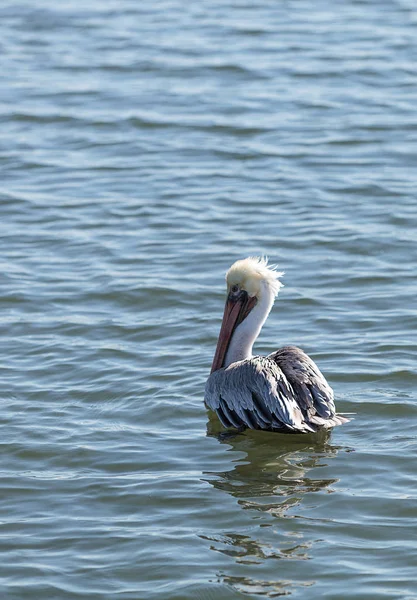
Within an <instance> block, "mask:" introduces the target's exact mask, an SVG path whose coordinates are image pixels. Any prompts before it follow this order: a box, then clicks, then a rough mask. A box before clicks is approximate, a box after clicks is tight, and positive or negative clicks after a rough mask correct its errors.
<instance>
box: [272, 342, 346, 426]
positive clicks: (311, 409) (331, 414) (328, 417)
mask: <svg viewBox="0 0 417 600" xmlns="http://www.w3.org/2000/svg"><path fill="white" fill-rule="evenodd" d="M268 358H269V359H270V360H272V361H273V362H275V363H276V364H277V365H278V366H279V368H280V369H281V370H282V371H283V373H284V374H285V376H286V379H287V380H288V381H289V383H290V384H291V386H292V388H293V390H294V393H295V395H296V398H297V401H298V404H299V406H300V408H301V410H302V412H303V414H304V418H305V419H306V421H308V422H309V423H311V424H314V425H317V426H319V427H333V426H334V425H340V424H341V423H344V422H346V421H348V419H346V418H345V417H342V416H340V415H337V414H336V407H335V404H334V394H333V390H332V388H331V387H330V386H329V384H328V383H327V381H326V379H325V378H324V377H323V375H322V373H321V371H320V369H319V368H318V366H317V365H316V364H315V363H314V361H313V360H312V359H311V358H310V357H309V356H308V355H307V354H306V353H305V352H304V351H303V350H301V349H300V348H297V347H296V346H285V347H284V348H281V349H280V350H277V351H276V352H273V353H272V354H270V355H269V356H268Z"/></svg>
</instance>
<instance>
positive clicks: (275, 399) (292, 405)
mask: <svg viewBox="0 0 417 600" xmlns="http://www.w3.org/2000/svg"><path fill="white" fill-rule="evenodd" d="M282 275H283V273H279V272H277V271H276V269H275V267H273V266H268V261H267V259H264V258H246V259H244V260H238V261H237V262H235V263H234V264H233V265H232V266H231V267H230V269H229V270H228V272H227V274H226V282H227V300H226V306H225V309H224V315H223V322H222V326H221V329H220V335H219V339H218V342H217V348H216V352H215V355H214V360H213V365H212V368H211V374H210V377H209V378H208V380H207V384H206V390H205V402H206V404H207V406H208V407H209V408H211V409H212V410H214V411H216V413H217V416H218V417H219V419H220V421H221V423H222V424H223V426H224V427H234V428H236V429H239V430H243V429H246V428H247V427H249V428H250V429H265V430H268V431H280V432H283V433H308V432H312V431H317V430H318V429H328V428H330V427H334V426H335V425H341V424H342V423H345V422H347V421H348V420H349V419H347V418H345V417H343V416H341V415H339V414H336V408H335V405H334V400H333V390H332V388H331V387H330V386H329V384H328V383H327V381H326V380H325V378H324V377H323V375H322V374H321V372H320V371H319V369H318V367H317V365H316V364H315V363H314V362H313V361H312V360H311V358H310V357H309V356H307V354H306V353H305V352H303V350H300V348H296V347H295V346H286V347H284V348H281V349H280V350H277V351H276V352H273V353H272V354H269V355H268V356H252V346H253V344H254V342H255V340H256V338H257V337H258V335H259V332H260V331H261V328H262V325H263V324H264V323H265V321H266V319H267V317H268V315H269V312H270V310H271V308H272V306H273V304H274V300H275V297H276V296H277V294H278V291H279V288H280V287H281V285H282V284H281V282H280V281H279V279H278V278H279V277H281V276H282Z"/></svg>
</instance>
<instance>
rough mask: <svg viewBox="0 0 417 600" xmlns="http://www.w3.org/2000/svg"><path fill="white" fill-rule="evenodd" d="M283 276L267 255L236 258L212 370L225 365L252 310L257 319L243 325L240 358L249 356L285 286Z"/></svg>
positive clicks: (228, 282) (227, 277) (228, 279)
mask: <svg viewBox="0 0 417 600" xmlns="http://www.w3.org/2000/svg"><path fill="white" fill-rule="evenodd" d="M281 275H283V273H280V272H278V271H277V270H276V267H275V266H273V265H268V260H267V259H266V258H255V257H249V258H245V259H243V260H238V261H236V262H235V263H234V264H233V265H232V266H231V267H230V269H229V270H228V271H227V273H226V283H227V299H226V305H225V308H224V314H223V322H222V326H221V329H220V334H219V339H218V342H217V348H216V352H215V355H214V359H213V364H212V367H211V372H212V373H213V371H217V369H220V368H221V367H222V366H223V363H224V361H225V358H226V354H227V353H228V349H229V346H230V343H231V341H232V337H233V334H234V333H235V331H236V329H237V328H238V327H239V325H241V323H243V321H245V319H246V318H247V317H248V315H249V314H250V313H252V311H253V313H252V314H254V313H255V312H256V311H254V308H255V307H257V315H256V318H254V319H252V322H251V323H250V324H249V326H248V327H242V328H241V334H242V335H241V338H242V339H241V340H239V351H238V352H237V354H236V356H238V359H239V358H240V357H241V355H242V356H243V357H246V355H247V353H248V351H249V350H250V351H251V350H252V345H253V342H254V341H255V339H256V337H257V336H258V334H259V331H260V330H261V327H262V325H263V323H264V322H265V319H266V318H267V316H268V314H269V311H270V310H271V307H272V305H273V303H274V299H275V297H276V295H277V294H278V291H279V288H280V287H281V286H282V284H281V282H280V281H279V279H278V278H279V277H280V276H281Z"/></svg>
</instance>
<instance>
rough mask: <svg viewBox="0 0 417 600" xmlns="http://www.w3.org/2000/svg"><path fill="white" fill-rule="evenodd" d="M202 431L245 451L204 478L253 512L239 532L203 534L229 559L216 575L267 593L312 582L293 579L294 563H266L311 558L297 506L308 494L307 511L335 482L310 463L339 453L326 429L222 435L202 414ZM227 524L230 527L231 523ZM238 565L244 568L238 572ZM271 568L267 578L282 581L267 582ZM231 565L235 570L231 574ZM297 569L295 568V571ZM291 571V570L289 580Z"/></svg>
mask: <svg viewBox="0 0 417 600" xmlns="http://www.w3.org/2000/svg"><path fill="white" fill-rule="evenodd" d="M207 435H208V436H213V437H216V438H217V439H218V440H219V441H220V442H221V443H223V444H227V445H228V446H230V447H231V449H233V450H234V451H239V452H243V453H244V454H245V455H246V456H244V457H242V458H241V459H238V461H236V462H234V463H233V464H234V468H233V469H232V470H230V471H225V472H220V473H213V472H211V473H207V472H206V473H205V475H207V476H208V477H207V479H206V481H208V482H209V483H210V484H211V485H212V486H214V487H215V488H217V489H219V490H222V491H224V492H227V493H228V494H230V495H231V496H232V497H233V498H236V500H237V503H238V505H239V506H240V507H241V508H242V509H243V510H250V511H253V513H254V516H253V519H250V525H249V526H247V522H248V521H247V519H245V520H243V522H242V521H241V520H239V519H237V520H236V521H235V523H237V522H238V523H239V525H238V527H239V530H238V531H230V530H229V531H224V532H222V533H221V535H217V534H216V535H210V536H202V537H204V539H206V540H209V541H210V546H211V549H212V550H214V551H217V552H220V553H222V554H224V555H226V556H229V557H232V558H233V559H234V566H233V567H232V568H231V569H230V571H231V572H230V573H226V572H225V570H224V569H223V570H222V573H221V574H219V578H220V579H221V580H222V581H224V582H225V583H227V584H229V585H231V586H233V588H235V589H236V590H238V591H239V592H246V593H251V594H257V595H263V596H267V597H275V596H280V595H288V594H290V593H291V588H294V587H299V586H310V585H313V584H314V581H311V580H309V581H306V580H303V578H302V576H301V577H300V569H299V567H297V565H296V564H294V568H293V569H291V568H289V567H290V564H289V563H288V562H286V565H285V569H284V568H283V566H282V565H279V566H280V569H279V570H278V569H276V568H275V566H274V565H272V564H271V562H270V561H271V559H272V560H273V559H275V560H280V561H281V560H286V561H292V563H294V562H298V561H305V560H308V559H309V558H311V553H312V550H313V548H312V546H313V544H314V542H315V541H316V540H314V539H312V538H311V537H310V539H307V536H308V533H307V536H306V532H305V529H306V527H305V524H306V521H305V519H306V518H309V517H308V516H304V515H303V514H302V513H303V508H306V507H305V506H304V507H303V506H302V504H303V501H304V504H306V502H307V498H306V495H308V503H309V505H308V506H307V510H310V508H311V496H310V494H311V493H312V492H313V493H314V492H327V493H331V492H332V491H333V490H332V485H333V484H334V483H336V482H337V481H338V479H328V478H319V477H317V468H320V467H326V466H327V464H326V463H327V459H329V458H333V457H335V456H336V455H337V453H338V451H339V450H340V448H338V447H336V446H333V445H331V444H330V436H331V434H330V432H328V431H322V432H319V433H316V434H311V435H309V434H301V435H285V434H277V433H266V432H258V431H245V432H244V433H236V432H228V431H226V432H225V431H224V429H222V428H221V426H220V425H219V422H218V419H217V418H216V416H215V415H214V414H212V413H209V422H208V423H207ZM312 469H314V470H315V471H314V476H309V473H310V472H311V470H312ZM304 499H305V500H304ZM297 508H298V511H297ZM297 512H298V513H299V514H297ZM301 517H304V518H301ZM230 529H233V524H231V528H230ZM228 564H229V566H230V563H228ZM232 564H233V563H232ZM298 564H299V563H298ZM240 565H246V567H245V569H244V571H243V576H242V573H241V567H240V568H239V566H240ZM249 565H254V566H255V565H256V567H254V568H255V569H256V575H257V577H256V578H254V579H251V578H250V577H248V575H249V572H248V569H251V567H250V566H249ZM262 565H263V566H264V567H265V569H266V571H265V573H264V575H265V579H259V575H261V572H262V571H263V569H262ZM271 567H272V568H273V573H274V576H273V579H275V577H276V575H277V573H282V574H283V575H284V573H285V575H284V576H285V577H286V579H280V580H276V581H275V580H271ZM236 569H238V571H239V572H235V571H236ZM304 571H305V569H301V574H302V573H303V572H304ZM291 572H292V573H294V575H295V576H294V578H293V579H291V577H290V575H291Z"/></svg>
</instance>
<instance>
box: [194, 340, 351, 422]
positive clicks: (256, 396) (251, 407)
mask: <svg viewBox="0 0 417 600" xmlns="http://www.w3.org/2000/svg"><path fill="white" fill-rule="evenodd" d="M205 402H206V404H207V406H208V407H209V408H211V409H212V410H214V411H216V413H217V414H218V416H219V419H220V421H221V422H222V424H223V425H224V426H225V427H235V428H236V429H243V428H245V427H249V428H250V429H265V430H270V431H271V430H272V431H290V432H293V433H306V432H309V431H310V432H311V431H317V430H318V429H322V428H329V427H333V426H335V425H340V424H341V423H344V422H346V421H347V420H348V419H346V418H345V417H342V416H340V415H336V410H335V405H334V399H333V390H332V389H331V387H330V386H329V385H328V383H327V382H326V380H325V378H324V377H323V375H322V374H321V372H320V370H319V369H318V367H317V365H316V364H315V363H314V362H313V361H312V360H311V358H310V357H309V356H307V354H305V352H303V351H302V350H300V349H299V348H295V347H293V346H287V347H285V348H282V349H281V350H278V351H277V352H274V353H273V354H270V355H269V356H267V357H262V356H254V357H253V358H251V359H247V360H242V361H239V362H235V363H233V364H231V365H229V366H228V367H227V368H222V369H218V370H217V371H215V372H214V373H212V374H211V375H210V377H209V378H208V380H207V384H206V390H205Z"/></svg>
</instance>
